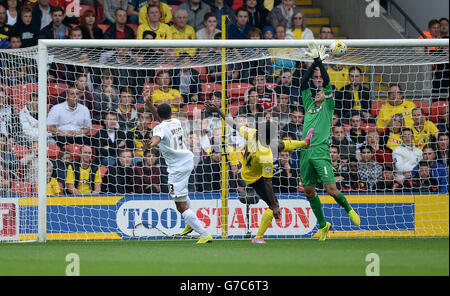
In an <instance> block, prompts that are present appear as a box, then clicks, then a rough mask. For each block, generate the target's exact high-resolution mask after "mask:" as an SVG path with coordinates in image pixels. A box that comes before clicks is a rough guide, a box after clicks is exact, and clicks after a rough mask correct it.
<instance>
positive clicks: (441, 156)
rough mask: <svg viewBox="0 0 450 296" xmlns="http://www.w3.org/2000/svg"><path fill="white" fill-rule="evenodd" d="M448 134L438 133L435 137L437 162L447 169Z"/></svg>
mask: <svg viewBox="0 0 450 296" xmlns="http://www.w3.org/2000/svg"><path fill="white" fill-rule="evenodd" d="M448 138H449V137H448V132H446V133H439V134H438V136H437V161H438V162H440V163H442V164H443V165H445V166H446V167H447V168H448V167H449V158H448V150H449V142H448Z"/></svg>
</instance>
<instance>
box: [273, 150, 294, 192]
mask: <svg viewBox="0 0 450 296" xmlns="http://www.w3.org/2000/svg"><path fill="white" fill-rule="evenodd" d="M290 158H291V154H290V152H289V151H280V152H279V154H278V160H277V163H276V164H275V165H274V168H273V177H272V184H273V189H274V192H275V193H295V192H298V186H299V183H298V172H297V170H296V168H293V167H291V164H290Z"/></svg>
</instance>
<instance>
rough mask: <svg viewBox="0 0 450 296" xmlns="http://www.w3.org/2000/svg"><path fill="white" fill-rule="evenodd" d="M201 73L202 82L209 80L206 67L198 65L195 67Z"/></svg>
mask: <svg viewBox="0 0 450 296" xmlns="http://www.w3.org/2000/svg"><path fill="white" fill-rule="evenodd" d="M194 70H196V71H197V72H198V74H199V75H200V81H201V82H207V81H208V71H207V70H206V67H196V68H194Z"/></svg>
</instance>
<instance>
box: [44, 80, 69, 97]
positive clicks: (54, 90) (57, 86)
mask: <svg viewBox="0 0 450 296" xmlns="http://www.w3.org/2000/svg"><path fill="white" fill-rule="evenodd" d="M67 87H68V85H67V84H65V83H49V84H47V95H48V96H56V95H59V94H60V93H62V92H63V91H65V90H66V89H67Z"/></svg>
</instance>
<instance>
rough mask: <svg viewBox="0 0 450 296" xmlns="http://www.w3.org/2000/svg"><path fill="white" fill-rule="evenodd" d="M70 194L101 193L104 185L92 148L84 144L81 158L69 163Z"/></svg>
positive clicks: (68, 186)
mask: <svg viewBox="0 0 450 296" xmlns="http://www.w3.org/2000/svg"><path fill="white" fill-rule="evenodd" d="M66 186H67V191H68V193H69V194H74V195H81V194H99V193H100V190H101V187H102V176H101V172H100V169H99V168H98V166H97V165H95V164H94V163H93V162H92V148H91V147H90V146H87V145H83V146H82V147H81V149H80V158H79V159H77V160H75V161H74V163H73V164H69V165H68V168H67V175H66Z"/></svg>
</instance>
